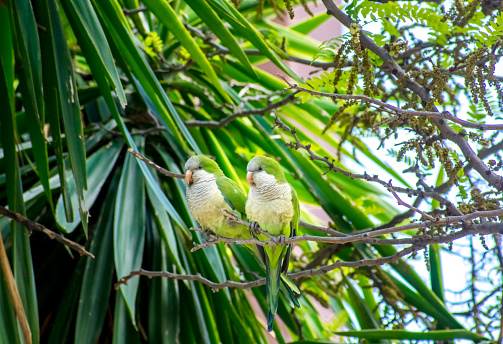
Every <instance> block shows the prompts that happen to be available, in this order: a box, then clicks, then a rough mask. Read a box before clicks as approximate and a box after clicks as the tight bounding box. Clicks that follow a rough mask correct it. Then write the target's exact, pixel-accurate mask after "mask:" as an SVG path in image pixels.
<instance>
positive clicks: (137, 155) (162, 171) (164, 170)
mask: <svg viewBox="0 0 503 344" xmlns="http://www.w3.org/2000/svg"><path fill="white" fill-rule="evenodd" d="M128 152H129V153H131V154H133V155H134V156H135V157H137V158H138V159H140V160H141V161H143V162H144V163H146V164H147V165H149V166H150V167H153V168H154V169H155V170H156V171H157V172H159V173H161V174H164V175H165V176H167V177H173V178H179V179H184V178H185V176H184V175H183V174H179V173H174V172H170V171H168V170H166V169H164V168H162V167H161V166H159V165H157V164H156V163H155V162H153V161H151V160H149V159H147V158H145V157H144V156H143V155H141V154H140V153H138V152H136V151H134V150H133V149H132V148H128Z"/></svg>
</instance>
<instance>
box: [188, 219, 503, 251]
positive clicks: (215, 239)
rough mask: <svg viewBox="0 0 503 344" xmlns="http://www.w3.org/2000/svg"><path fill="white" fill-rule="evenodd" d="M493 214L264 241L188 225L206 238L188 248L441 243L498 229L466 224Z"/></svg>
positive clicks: (487, 225)
mask: <svg viewBox="0 0 503 344" xmlns="http://www.w3.org/2000/svg"><path fill="white" fill-rule="evenodd" d="M223 214H224V215H226V216H228V217H229V221H232V222H237V223H240V224H242V225H245V226H250V223H249V222H247V221H243V220H241V219H239V218H237V217H235V216H234V215H233V214H230V213H228V212H226V211H225V209H223ZM497 217H503V209H497V210H490V211H479V212H474V213H471V214H466V215H461V216H449V217H444V218H437V219H433V220H430V221H423V222H414V223H410V224H407V225H403V226H397V227H389V228H383V229H379V230H374V231H371V232H364V233H358V232H357V233H356V234H353V235H347V236H344V237H323V236H315V235H308V234H304V235H301V236H294V237H289V238H286V237H285V236H283V235H281V236H279V237H274V236H270V240H268V241H262V240H259V239H256V238H254V239H233V238H226V237H222V236H217V235H215V234H212V233H208V231H207V230H204V229H201V228H191V230H193V231H196V232H200V233H205V234H207V238H208V239H209V240H208V241H206V242H205V243H202V244H195V243H194V245H195V246H194V247H193V248H192V249H191V252H194V251H197V250H199V249H204V248H208V247H210V246H213V245H215V244H218V243H220V242H224V243H226V244H237V245H258V246H277V245H289V244H296V243H299V242H303V241H312V242H323V243H331V244H346V243H351V242H360V243H368V244H373V245H407V244H414V245H419V244H438V243H443V242H450V241H452V240H456V239H459V238H461V237H464V236H466V235H469V234H475V233H478V234H489V233H493V232H499V231H501V230H503V223H492V222H485V223H482V224H470V220H473V219H477V218H490V219H495V218H497ZM454 224H460V225H461V226H464V227H465V229H463V230H461V231H458V232H454V233H450V234H446V235H437V236H432V235H429V234H427V235H422V236H417V237H412V238H404V239H376V237H378V236H381V235H385V234H391V233H397V232H402V231H405V230H410V229H419V228H428V227H435V226H442V225H454ZM474 226H475V227H474ZM491 226H496V227H494V228H493V227H491ZM498 226H499V227H498ZM469 227H470V228H472V229H471V230H467V229H466V228H469Z"/></svg>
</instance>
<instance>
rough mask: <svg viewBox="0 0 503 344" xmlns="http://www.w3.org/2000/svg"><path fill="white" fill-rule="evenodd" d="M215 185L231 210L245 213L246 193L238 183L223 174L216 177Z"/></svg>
mask: <svg viewBox="0 0 503 344" xmlns="http://www.w3.org/2000/svg"><path fill="white" fill-rule="evenodd" d="M217 186H218V189H219V190H220V192H221V193H222V196H224V199H225V201H226V202H227V204H228V205H229V206H230V207H231V208H232V210H237V211H239V212H240V213H241V214H242V215H244V214H245V204H246V195H245V193H244V192H243V190H241V188H240V187H239V185H238V184H237V183H236V182H235V181H233V180H232V179H229V178H227V177H225V176H222V177H218V178H217Z"/></svg>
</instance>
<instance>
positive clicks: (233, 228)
mask: <svg viewBox="0 0 503 344" xmlns="http://www.w3.org/2000/svg"><path fill="white" fill-rule="evenodd" d="M184 170H185V181H186V182H187V202H188V204H189V210H190V213H191V214H192V216H193V217H194V219H196V221H197V222H199V225H200V226H201V227H202V228H203V229H206V230H210V231H212V232H213V233H215V234H216V235H218V236H223V237H226V238H233V239H252V234H251V233H250V231H249V229H248V227H247V226H245V225H242V224H239V223H236V222H231V221H229V219H228V218H227V217H226V216H225V215H223V214H222V211H221V209H222V208H225V209H227V210H228V211H230V212H231V213H233V214H235V215H237V216H238V217H240V218H242V219H246V215H245V204H246V194H245V193H244V192H243V190H242V189H241V188H240V187H239V186H238V184H237V183H236V182H235V181H233V180H232V179H229V178H227V177H226V176H225V175H224V173H223V172H222V170H221V169H220V167H219V166H218V164H217V163H216V162H215V161H213V160H212V159H210V158H208V157H205V156H204V155H195V156H193V157H191V158H190V159H188V160H187V162H186V163H185V169H184ZM244 246H245V247H246V248H247V249H248V251H250V253H251V254H252V255H253V256H254V257H255V259H256V260H257V261H258V263H259V264H260V266H261V267H262V269H264V270H265V269H266V264H265V257H264V256H265V255H264V250H263V248H262V247H261V246H254V245H244ZM280 288H281V293H282V294H283V296H284V297H285V299H286V300H287V301H288V303H289V304H290V306H291V307H292V308H293V307H300V304H299V301H298V300H297V298H296V297H295V294H294V293H293V292H294V291H295V293H297V294H300V292H299V289H298V288H297V286H296V285H295V284H294V283H293V282H292V281H291V280H290V278H288V276H286V275H284V276H283V278H282V280H281V287H280Z"/></svg>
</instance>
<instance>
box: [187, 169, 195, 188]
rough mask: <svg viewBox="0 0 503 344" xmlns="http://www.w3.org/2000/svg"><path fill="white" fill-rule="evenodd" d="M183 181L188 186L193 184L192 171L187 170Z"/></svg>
mask: <svg viewBox="0 0 503 344" xmlns="http://www.w3.org/2000/svg"><path fill="white" fill-rule="evenodd" d="M185 181H186V182H187V184H188V185H191V184H192V183H194V179H192V171H191V170H187V172H185Z"/></svg>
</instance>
